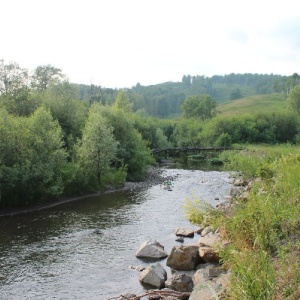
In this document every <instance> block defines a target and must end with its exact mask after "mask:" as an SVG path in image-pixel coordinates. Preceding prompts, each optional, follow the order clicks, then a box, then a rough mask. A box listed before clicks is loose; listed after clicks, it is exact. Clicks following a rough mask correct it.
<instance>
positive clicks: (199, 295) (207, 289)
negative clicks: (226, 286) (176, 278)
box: [189, 282, 219, 300]
mask: <svg viewBox="0 0 300 300" xmlns="http://www.w3.org/2000/svg"><path fill="white" fill-rule="evenodd" d="M200 299H201V300H217V299H219V297H218V294H217V292H216V290H215V289H214V287H213V286H212V285H211V284H210V283H209V282H205V283H199V284H197V285H196V286H195V287H194V289H193V291H192V293H191V295H190V297H189V300H200Z"/></svg>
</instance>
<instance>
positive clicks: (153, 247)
mask: <svg viewBox="0 0 300 300" xmlns="http://www.w3.org/2000/svg"><path fill="white" fill-rule="evenodd" d="M135 256H136V257H140V258H157V259H160V258H165V257H167V256H168V254H167V253H166V252H165V251H164V246H163V245H161V244H160V243H159V242H157V241H147V242H144V243H143V244H142V245H141V246H140V248H139V249H138V250H137V252H136V254H135Z"/></svg>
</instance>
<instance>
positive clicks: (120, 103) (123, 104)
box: [114, 91, 133, 112]
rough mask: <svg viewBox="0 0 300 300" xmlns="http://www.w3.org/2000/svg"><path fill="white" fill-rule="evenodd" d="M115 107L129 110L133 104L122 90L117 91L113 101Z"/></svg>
mask: <svg viewBox="0 0 300 300" xmlns="http://www.w3.org/2000/svg"><path fill="white" fill-rule="evenodd" d="M114 106H115V107H116V108H119V109H122V110H124V111H126V112H131V111H132V107H133V104H132V103H131V102H130V99H129V97H128V95H127V93H125V92H124V91H121V92H119V93H118V95H117V98H116V101H115V103H114Z"/></svg>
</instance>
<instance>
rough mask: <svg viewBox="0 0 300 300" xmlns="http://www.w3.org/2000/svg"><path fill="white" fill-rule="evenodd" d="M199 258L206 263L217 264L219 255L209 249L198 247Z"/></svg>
mask: <svg viewBox="0 0 300 300" xmlns="http://www.w3.org/2000/svg"><path fill="white" fill-rule="evenodd" d="M199 255H200V257H201V258H202V259H203V260H204V261H205V262H208V263H218V262H219V260H220V257H219V254H218V253H217V251H216V250H214V249H213V248H211V247H205V246H203V247H199Z"/></svg>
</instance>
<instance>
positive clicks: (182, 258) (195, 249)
mask: <svg viewBox="0 0 300 300" xmlns="http://www.w3.org/2000/svg"><path fill="white" fill-rule="evenodd" d="M201 262H203V260H201V258H200V256H199V246H198V245H197V244H190V245H187V246H175V247H173V248H172V250H171V253H170V255H169V257H168V259H167V266H168V267H170V268H172V269H175V270H179V271H180V270H181V271H189V270H194V269H195V267H196V266H197V265H198V264H199V263H201Z"/></svg>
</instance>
